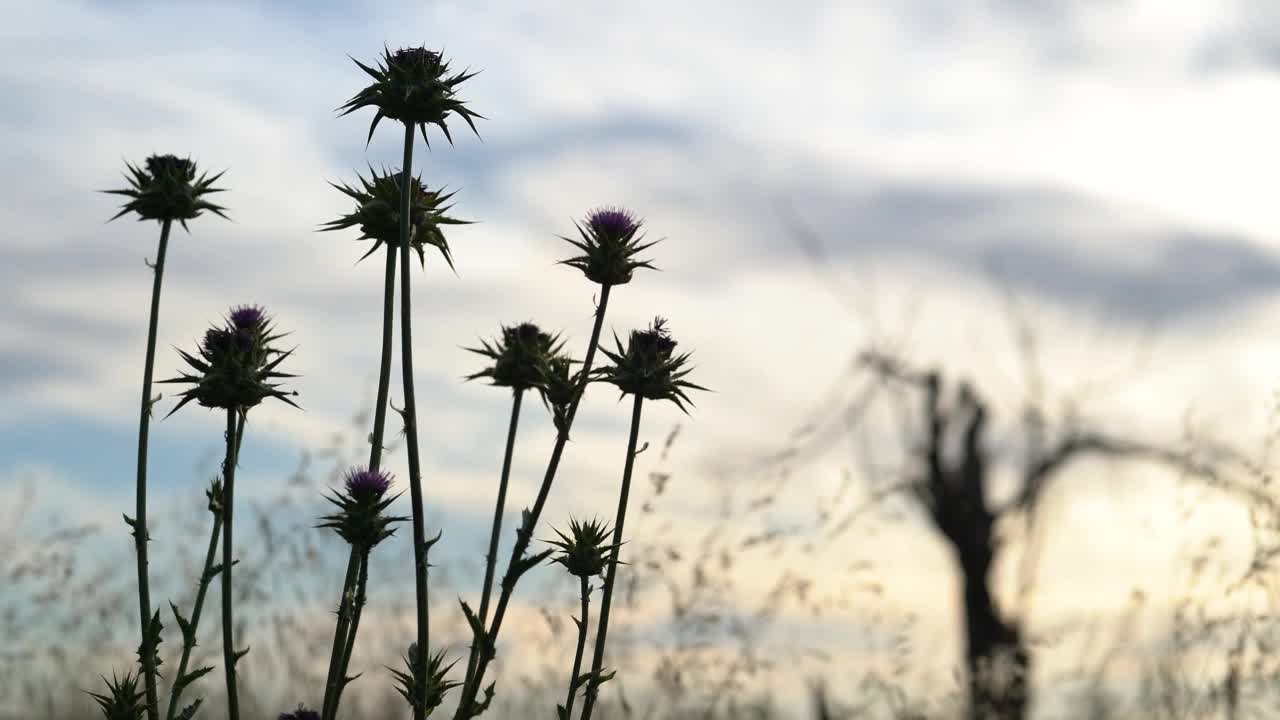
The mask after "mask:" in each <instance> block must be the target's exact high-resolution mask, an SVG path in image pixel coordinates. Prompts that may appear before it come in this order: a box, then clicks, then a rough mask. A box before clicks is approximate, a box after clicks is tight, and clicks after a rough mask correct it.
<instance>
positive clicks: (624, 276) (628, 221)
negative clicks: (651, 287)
mask: <svg viewBox="0 0 1280 720" xmlns="http://www.w3.org/2000/svg"><path fill="white" fill-rule="evenodd" d="M574 225H575V226H576V227H577V229H578V235H579V236H581V239H580V240H574V239H572V238H567V237H561V239H562V240H565V241H566V242H568V243H570V244H571V245H573V246H574V247H575V248H577V249H578V251H579V252H580V253H581V254H580V255H577V256H575V257H571V258H569V259H568V260H561V261H560V264H562V265H569V266H571V267H576V268H578V269H579V270H581V271H582V272H583V274H584V275H586V276H587V279H588V280H590V281H591V282H594V283H599V284H600V285H626V284H627V283H629V282H631V274H632V271H634V270H635V269H636V268H648V269H653V265H652V264H651V263H650V262H649V261H648V260H638V259H636V256H637V255H638V254H640V253H641V252H643V251H644V250H646V249H648V248H650V247H653V246H654V245H655V244H656V243H657V241H654V242H644V241H643V237H642V235H641V232H640V231H641V227H642V226H643V225H644V221H642V220H641V219H640V218H639V217H637V216H636V215H635V214H634V213H632V212H631V211H630V210H627V209H625V208H622V207H619V206H617V205H610V206H604V207H598V208H596V209H595V210H592V211H591V212H589V213H587V217H586V218H585V219H583V220H582V221H581V222H579V221H577V220H575V221H574Z"/></svg>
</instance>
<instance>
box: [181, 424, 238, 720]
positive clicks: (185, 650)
mask: <svg viewBox="0 0 1280 720" xmlns="http://www.w3.org/2000/svg"><path fill="white" fill-rule="evenodd" d="M245 419H246V416H244V415H241V416H240V420H239V422H237V423H236V461H237V462H239V458H240V441H241V440H243V439H244V424H245ZM213 502H214V503H215V509H214V510H212V514H213V530H212V531H210V533H209V550H208V552H206V553H205V556H204V569H203V570H202V571H201V572H200V583H199V586H198V587H197V589H196V602H195V605H194V606H193V607H192V608H191V620H190V627H191V637H184V638H183V639H182V658H181V660H179V661H178V674H177V675H175V676H174V684H173V687H172V688H171V689H170V691H169V710H168V711H167V712H166V713H165V718H166V720H173V718H174V715H175V713H177V711H178V700H179V699H181V696H182V690H183V689H184V684H183V683H182V677H183V676H184V675H186V674H187V666H188V665H189V664H190V662H191V651H192V650H194V649H195V647H196V630H197V628H199V627H200V614H201V613H202V612H203V611H204V598H205V595H206V594H207V593H208V591H209V584H210V583H211V582H213V576H214V572H213V562H214V560H215V559H216V558H217V557H218V538H219V537H221V531H222V512H221V511H220V510H217V509H216V504H217V503H223V502H224V498H213Z"/></svg>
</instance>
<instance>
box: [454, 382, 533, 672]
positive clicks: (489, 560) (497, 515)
mask: <svg viewBox="0 0 1280 720" xmlns="http://www.w3.org/2000/svg"><path fill="white" fill-rule="evenodd" d="M523 397H524V388H517V389H516V390H515V391H514V393H513V395H512V398H511V422H510V423H509V424H508V426H507V449H506V452H505V453H504V454H503V456H502V476H501V477H500V478H499V479H498V501H497V503H496V505H495V506H494V508H493V530H492V531H491V532H490V533H489V554H488V555H486V556H485V564H484V589H483V590H481V593H480V626H481V627H484V624H485V623H487V622H489V598H490V596H491V595H492V594H493V574H494V569H495V568H496V567H497V564H498V539H499V537H500V535H501V534H502V514H503V509H504V508H505V507H506V504H507V483H508V481H509V479H510V477H511V456H512V455H513V454H514V451H515V446H516V428H517V426H518V425H519V423H520V401H521V399H522V398H523ZM474 642H476V643H486V641H485V639H484V638H482V637H478V638H475V639H474ZM486 644H487V643H486ZM485 652H488V648H486V649H485ZM476 657H477V654H475V653H472V654H471V656H470V658H469V659H468V661H467V675H466V677H467V678H468V679H470V677H471V675H472V674H473V673H474V672H475V666H476Z"/></svg>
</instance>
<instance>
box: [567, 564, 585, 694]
mask: <svg viewBox="0 0 1280 720" xmlns="http://www.w3.org/2000/svg"><path fill="white" fill-rule="evenodd" d="M578 579H579V580H581V581H582V588H581V590H582V617H580V618H578V650H577V652H575V653H574V655H573V672H572V673H570V675H569V696H568V697H566V698H565V700H564V717H565V718H570V717H572V716H573V700H574V697H576V695H577V691H578V674H579V673H581V672H582V653H583V651H584V650H586V647H587V620H588V618H587V613H588V611H589V610H590V609H591V605H590V603H591V585H590V582H589V581H588V580H587V578H586V576H582V577H580V578H578Z"/></svg>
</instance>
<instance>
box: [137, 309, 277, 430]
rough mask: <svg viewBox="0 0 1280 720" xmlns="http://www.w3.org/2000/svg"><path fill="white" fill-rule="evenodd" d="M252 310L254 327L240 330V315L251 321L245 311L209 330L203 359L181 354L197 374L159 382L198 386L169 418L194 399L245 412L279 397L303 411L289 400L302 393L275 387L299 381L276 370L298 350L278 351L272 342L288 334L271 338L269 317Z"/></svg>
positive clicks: (201, 350) (185, 394)
mask: <svg viewBox="0 0 1280 720" xmlns="http://www.w3.org/2000/svg"><path fill="white" fill-rule="evenodd" d="M253 310H254V311H255V312H256V320H255V322H253V324H251V325H247V326H244V327H239V326H237V324H236V322H235V321H234V320H233V319H232V317H235V316H237V315H238V316H239V317H240V319H241V320H242V321H243V320H245V319H246V318H247V316H248V314H247V313H246V308H245V307H243V306H242V307H240V308H235V309H233V310H232V312H231V314H230V315H229V317H228V319H227V320H226V322H224V323H223V324H222V325H221V326H215V327H212V328H210V329H209V330H208V331H206V332H205V336H204V341H203V342H201V343H200V348H199V350H198V351H197V355H198V356H197V355H192V354H190V353H188V352H186V351H184V350H179V351H178V354H179V355H181V356H182V359H183V360H185V361H186V363H187V364H188V365H190V366H191V368H192V369H194V370H195V373H189V372H184V373H182V374H181V376H180V377H176V378H170V379H168V380H160V381H159V382H162V383H188V384H191V385H194V387H192V388H190V389H189V390H186V391H184V392H183V393H182V394H181V395H180V397H181V398H182V400H181V401H180V402H179V403H178V404H177V406H176V407H174V408H173V410H171V411H169V415H172V414H173V413H175V412H177V411H178V409H179V408H181V407H182V406H183V405H186V404H187V403H189V402H191V401H192V400H195V401H196V402H198V403H200V404H201V405H203V406H205V407H208V408H225V409H239V410H242V411H245V410H248V409H249V408H251V407H253V406H255V405H257V404H258V403H260V402H262V401H263V400H264V399H266V398H269V397H274V398H277V399H279V400H283V401H284V402H286V403H289V404H290V405H293V406H294V407H298V406H297V405H296V404H295V403H294V402H293V401H292V400H290V399H289V396H290V395H297V392H291V393H290V392H284V391H282V390H280V389H279V388H280V384H279V383H273V382H271V380H273V379H275V378H289V377H297V376H296V375H291V374H289V373H283V372H280V371H279V370H277V369H276V368H278V367H279V366H280V363H281V362H283V361H284V359H285V358H287V357H289V355H291V354H292V353H293V351H292V350H288V351H280V350H277V349H276V348H275V347H273V345H272V343H274V342H275V341H276V340H279V339H280V338H282V337H284V335H283V334H279V335H276V334H272V333H273V330H274V328H273V327H272V325H271V320H270V319H269V318H268V317H267V315H266V313H265V312H264V311H263V310H262V309H261V308H257V307H254V308H253Z"/></svg>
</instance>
